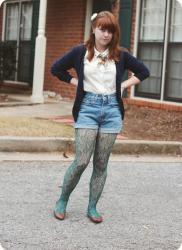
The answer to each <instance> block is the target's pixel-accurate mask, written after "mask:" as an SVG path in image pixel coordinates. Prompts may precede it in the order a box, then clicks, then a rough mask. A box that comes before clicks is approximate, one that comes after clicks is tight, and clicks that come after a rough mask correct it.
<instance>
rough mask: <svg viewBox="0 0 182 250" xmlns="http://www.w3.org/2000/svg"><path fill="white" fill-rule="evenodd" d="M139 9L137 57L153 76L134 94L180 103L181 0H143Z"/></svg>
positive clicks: (181, 73)
mask: <svg viewBox="0 0 182 250" xmlns="http://www.w3.org/2000/svg"><path fill="white" fill-rule="evenodd" d="M140 12H141V15H140V16H141V18H140V30H139V41H138V58H140V59H141V60H142V61H143V62H144V63H145V64H146V65H147V66H148V67H149V69H150V72H151V76H150V78H148V79H146V80H145V81H144V82H142V83H141V84H140V85H138V86H137V87H136V89H135V95H136V96H142V97H149V98H154V99H161V100H171V101H179V102H181V101H182V70H181V69H182V5H181V4H180V3H179V1H178V0H174V1H169V0H142V1H141V9H140ZM162 85H163V86H162Z"/></svg>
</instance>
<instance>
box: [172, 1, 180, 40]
mask: <svg viewBox="0 0 182 250" xmlns="http://www.w3.org/2000/svg"><path fill="white" fill-rule="evenodd" d="M170 28H171V30H170V41H171V42H182V5H181V4H180V3H179V1H177V0H174V1H172V15H171V27H170Z"/></svg>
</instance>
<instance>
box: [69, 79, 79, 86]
mask: <svg viewBox="0 0 182 250" xmlns="http://www.w3.org/2000/svg"><path fill="white" fill-rule="evenodd" d="M70 83H71V84H73V85H74V86H78V79H77V78H74V77H73V78H71V81H70Z"/></svg>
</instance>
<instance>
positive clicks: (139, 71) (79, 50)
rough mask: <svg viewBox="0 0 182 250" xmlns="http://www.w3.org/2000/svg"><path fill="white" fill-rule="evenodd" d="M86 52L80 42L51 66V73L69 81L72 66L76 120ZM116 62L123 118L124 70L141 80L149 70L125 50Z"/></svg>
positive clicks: (83, 93) (118, 92) (118, 93)
mask: <svg viewBox="0 0 182 250" xmlns="http://www.w3.org/2000/svg"><path fill="white" fill-rule="evenodd" d="M85 53H86V47H85V46H84V45H83V44H81V45H78V46H76V47H74V48H72V50H71V51H69V52H68V53H66V54H65V55H64V56H63V57H61V58H60V59H58V60H57V61H56V62H55V63H54V64H53V65H52V67H51V73H52V74H53V75H54V76H56V77H57V78H58V79H60V80H61V81H64V82H67V83H70V80H71V78H73V76H71V75H70V73H69V72H68V70H69V69H71V68H74V69H75V70H76V73H77V77H78V86H77V92H76V98H75V102H74V105H73V110H72V113H73V117H74V120H75V121H76V120H77V117H78V113H79V110H80V106H81V103H82V99H83V97H84V95H85V93H86V92H85V91H84V88H83V78H84V63H83V61H84V56H85ZM115 64H116V97H117V101H118V103H119V107H120V111H121V117H122V119H124V106H123V101H122V99H121V82H122V78H123V75H124V72H125V70H127V69H129V70H131V71H132V72H133V73H134V75H135V76H136V77H137V78H138V79H139V80H140V81H143V80H144V79H145V78H147V77H148V76H149V70H148V69H147V67H146V66H145V65H144V64H143V63H142V62H141V61H139V60H138V59H136V58H135V57H134V56H132V55H131V54H129V53H128V52H126V51H122V52H121V56H120V61H119V62H115Z"/></svg>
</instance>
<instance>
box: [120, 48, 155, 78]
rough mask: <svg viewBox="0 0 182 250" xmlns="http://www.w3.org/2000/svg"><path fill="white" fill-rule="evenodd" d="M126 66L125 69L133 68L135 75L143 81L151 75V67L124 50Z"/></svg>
mask: <svg viewBox="0 0 182 250" xmlns="http://www.w3.org/2000/svg"><path fill="white" fill-rule="evenodd" d="M124 67H125V69H129V70H131V71H132V72H133V73H134V76H136V77H137V78H138V79H139V80H140V81H143V80H144V79H146V78H147V77H149V75H150V72H149V69H148V68H147V67H146V66H145V65H144V63H143V62H141V61H140V60H138V59H137V58H136V57H134V56H132V55H131V54H130V53H128V52H124Z"/></svg>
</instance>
